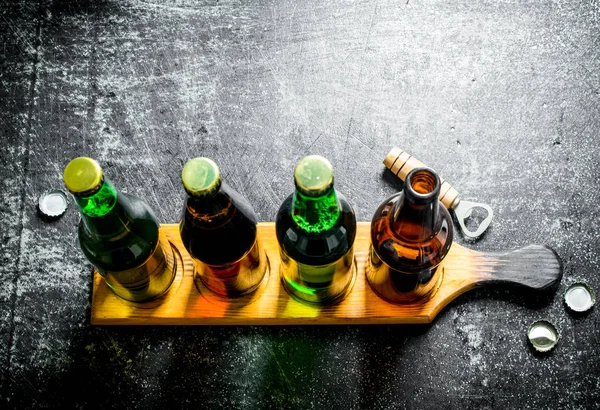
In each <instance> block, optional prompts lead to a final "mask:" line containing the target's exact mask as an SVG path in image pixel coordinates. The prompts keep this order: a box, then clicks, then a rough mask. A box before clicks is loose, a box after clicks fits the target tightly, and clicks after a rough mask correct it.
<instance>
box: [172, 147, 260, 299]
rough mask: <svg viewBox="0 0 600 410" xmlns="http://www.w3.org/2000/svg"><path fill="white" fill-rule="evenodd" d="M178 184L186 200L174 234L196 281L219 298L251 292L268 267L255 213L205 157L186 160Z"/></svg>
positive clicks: (212, 162) (258, 283) (214, 164)
mask: <svg viewBox="0 0 600 410" xmlns="http://www.w3.org/2000/svg"><path fill="white" fill-rule="evenodd" d="M181 181H182V183H183V187H184V188H185V191H186V193H187V197H186V199H185V204H184V208H183V216H182V219H181V223H180V225H179V230H180V233H181V240H182V242H183V244H184V246H185V248H186V249H187V251H188V252H189V254H190V255H191V256H192V258H193V259H194V260H195V267H196V275H195V280H200V281H201V282H202V283H203V284H204V285H205V286H206V287H207V288H208V289H210V290H211V291H213V292H214V293H216V294H218V295H220V296H225V297H238V296H243V295H247V294H250V293H252V292H253V291H255V290H256V289H257V288H258V286H259V285H260V284H261V282H262V280H263V279H264V277H265V272H266V268H267V257H266V255H265V254H264V252H263V250H262V246H261V243H260V241H259V239H258V237H257V228H256V216H255V214H254V210H253V209H252V207H251V206H250V204H249V203H248V201H246V199H245V198H243V197H242V196H241V195H240V194H238V193H237V192H236V191H235V190H233V189H231V188H230V187H229V186H228V185H227V184H225V183H224V182H222V181H221V175H220V170H219V168H218V166H217V164H216V163H215V162H214V161H212V160H211V159H209V158H204V157H199V158H194V159H191V160H189V161H188V162H187V163H186V164H185V166H184V167H183V170H182V173H181ZM197 284H198V283H197Z"/></svg>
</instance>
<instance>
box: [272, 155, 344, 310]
mask: <svg viewBox="0 0 600 410" xmlns="http://www.w3.org/2000/svg"><path fill="white" fill-rule="evenodd" d="M294 182H295V184H296V190H295V192H294V193H293V194H291V195H290V196H288V197H287V199H285V201H284V202H283V204H282V205H281V207H280V208H279V212H278V213H277V218H276V221H275V229H276V233H277V240H278V242H279V247H280V253H281V266H280V270H281V277H282V283H283V286H284V288H285V289H286V291H287V292H288V293H289V294H291V295H292V296H294V297H296V298H297V299H300V300H301V301H305V302H310V303H315V304H328V303H333V302H336V301H339V300H341V299H342V298H343V297H345V296H346V295H347V294H348V292H349V291H350V290H351V288H352V284H353V279H354V275H355V274H356V272H355V269H354V250H353V246H354V238H355V236H356V219H355V216H354V210H353V209H352V206H351V205H350V204H349V203H348V201H347V200H346V198H345V197H344V196H343V195H342V194H340V193H339V192H338V191H337V190H336V189H335V188H334V186H333V168H332V166H331V163H330V162H329V161H328V160H327V159H326V158H323V157H321V156H318V155H310V156H307V157H304V158H303V159H301V160H300V161H299V162H298V164H297V165H296V169H295V171H294Z"/></svg>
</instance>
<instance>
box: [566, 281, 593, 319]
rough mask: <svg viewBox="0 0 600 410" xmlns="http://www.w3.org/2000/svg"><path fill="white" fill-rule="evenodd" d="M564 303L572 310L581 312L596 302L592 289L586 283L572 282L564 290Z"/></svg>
mask: <svg viewBox="0 0 600 410" xmlns="http://www.w3.org/2000/svg"><path fill="white" fill-rule="evenodd" d="M564 298H565V304H566V305H567V307H568V308H569V309H570V310H572V311H573V312H577V313H582V312H586V311H588V310H590V309H591V308H592V307H593V306H594V303H596V295H595V293H594V289H592V288H591V287H590V286H588V284H587V283H582V282H577V283H573V284H572V285H571V286H569V287H568V288H567V290H566V291H565V296H564Z"/></svg>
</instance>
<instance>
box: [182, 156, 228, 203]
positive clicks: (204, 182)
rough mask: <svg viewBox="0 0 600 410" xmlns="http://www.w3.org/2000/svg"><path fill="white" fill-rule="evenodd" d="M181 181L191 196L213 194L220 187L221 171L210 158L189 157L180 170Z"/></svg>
mask: <svg viewBox="0 0 600 410" xmlns="http://www.w3.org/2000/svg"><path fill="white" fill-rule="evenodd" d="M181 182H182V183H183V187H184V188H185V190H186V192H187V193H188V194H189V195H190V196H193V197H197V198H203V197H207V196H211V195H214V194H215V193H217V191H218V190H219V188H220V187H221V172H220V171H219V167H218V166H217V164H215V162H214V161H213V160H211V159H208V158H204V157H198V158H194V159H190V160H189V161H188V162H187V163H186V164H185V166H184V167H183V170H182V171H181Z"/></svg>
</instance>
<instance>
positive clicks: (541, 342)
mask: <svg viewBox="0 0 600 410" xmlns="http://www.w3.org/2000/svg"><path fill="white" fill-rule="evenodd" d="M527 338H528V339H529V343H531V345H532V346H533V348H534V349H535V350H536V351H538V352H548V351H550V350H552V349H553V348H554V346H556V343H558V339H559V335H558V331H557V330H556V327H554V325H553V324H552V323H550V322H548V321H547V320H538V321H536V322H533V323H532V324H531V325H530V326H529V330H528V331H527Z"/></svg>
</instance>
